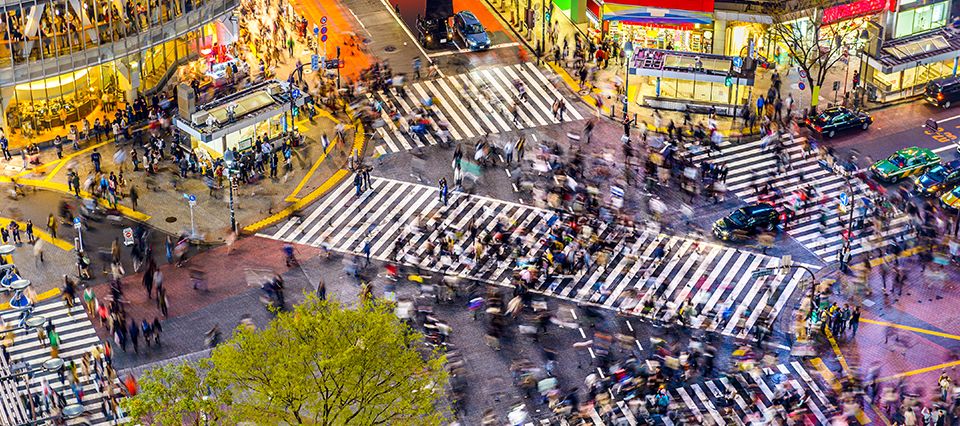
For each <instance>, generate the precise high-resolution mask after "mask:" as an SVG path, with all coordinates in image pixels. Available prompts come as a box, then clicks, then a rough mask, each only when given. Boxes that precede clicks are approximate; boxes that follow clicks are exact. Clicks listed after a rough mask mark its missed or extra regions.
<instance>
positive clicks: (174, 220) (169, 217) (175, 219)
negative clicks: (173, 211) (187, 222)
mask: <svg viewBox="0 0 960 426" xmlns="http://www.w3.org/2000/svg"><path fill="white" fill-rule="evenodd" d="M164 220H165V221H167V223H173V222H176V221H177V218H175V217H173V216H168V217H167V218H166V219H164Z"/></svg>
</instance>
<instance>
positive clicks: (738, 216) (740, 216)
mask: <svg viewBox="0 0 960 426" xmlns="http://www.w3.org/2000/svg"><path fill="white" fill-rule="evenodd" d="M729 219H730V221H731V222H733V224H734V225H737V226H743V225H744V224H745V223H747V215H746V214H744V213H743V209H740V210H737V211H735V212H733V213H731V214H730V218H729Z"/></svg>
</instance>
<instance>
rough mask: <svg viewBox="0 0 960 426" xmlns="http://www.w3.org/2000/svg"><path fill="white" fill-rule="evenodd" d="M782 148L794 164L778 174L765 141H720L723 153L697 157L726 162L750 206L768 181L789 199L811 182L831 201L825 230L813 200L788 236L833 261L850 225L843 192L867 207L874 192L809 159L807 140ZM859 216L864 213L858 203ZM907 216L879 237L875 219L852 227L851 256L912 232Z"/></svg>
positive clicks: (730, 183) (787, 141)
mask: <svg viewBox="0 0 960 426" xmlns="http://www.w3.org/2000/svg"><path fill="white" fill-rule="evenodd" d="M782 141H783V146H784V149H785V151H786V153H787V154H788V155H789V157H790V167H789V168H788V169H787V170H786V171H785V172H784V173H780V174H776V173H775V171H776V158H775V157H776V155H775V154H774V153H773V152H772V150H765V149H764V147H763V142H762V141H761V140H757V141H752V142H744V143H737V142H736V141H734V140H730V141H725V142H723V143H721V144H720V153H719V154H716V153H714V154H713V155H712V156H708V154H707V153H700V154H697V155H695V156H694V158H695V160H702V159H709V161H710V162H712V163H714V164H718V165H719V164H726V166H727V167H728V170H729V174H728V177H727V181H726V184H727V189H728V190H730V191H732V192H733V193H735V194H736V195H737V196H738V197H740V199H741V200H743V201H744V202H745V203H746V204H750V203H755V202H757V198H758V197H757V189H758V188H762V187H764V186H765V185H767V184H768V183H769V184H770V185H771V186H772V187H773V188H777V189H780V190H781V191H782V193H783V194H784V197H785V198H788V197H789V196H790V194H792V193H793V192H794V191H797V190H799V189H800V188H802V187H803V186H804V185H811V186H812V187H813V188H814V189H815V190H816V191H817V193H818V194H819V195H820V196H821V197H823V196H825V197H826V199H827V200H829V202H828V204H827V209H826V211H827V226H826V229H825V231H824V232H822V233H821V231H820V216H821V212H820V210H819V209H818V208H817V207H815V206H813V205H814V204H815V203H811V206H813V207H810V208H807V209H806V210H804V211H801V212H800V213H799V214H798V215H797V216H795V218H794V219H793V220H792V221H791V222H790V223H789V226H788V228H787V234H789V235H790V236H791V237H793V238H794V239H795V240H797V242H799V243H800V244H802V245H803V246H804V247H806V248H807V249H808V250H810V251H811V252H812V253H814V254H815V255H816V256H817V257H819V258H821V259H823V260H825V261H833V260H835V259H836V256H837V254H838V252H839V251H840V249H841V248H842V246H843V244H844V240H843V234H842V232H843V231H844V230H845V229H846V226H845V222H846V220H847V216H846V214H845V215H843V216H844V217H843V218H841V217H840V216H841V215H840V211H839V209H838V205H839V202H840V201H839V200H840V194H841V193H846V195H847V196H850V197H851V199H853V198H856V203H857V206H860V205H863V203H862V201H861V200H863V199H864V197H868V196H869V194H871V193H872V191H871V190H870V189H869V188H868V187H867V185H866V184H864V183H863V182H861V181H860V180H859V179H856V178H853V179H851V180H850V182H849V183H848V182H847V179H846V178H844V177H843V176H840V175H839V174H837V173H834V172H833V171H832V170H827V169H826V168H825V167H823V166H821V165H820V164H819V162H818V159H817V156H816V155H813V154H811V155H809V156H807V158H804V154H803V146H802V145H803V141H804V138H801V137H796V138H790V137H789V136H784V137H783V139H782ZM855 215H856V216H860V215H861V213H860V211H859V207H857V208H856V209H855ZM908 222H909V220H908V218H907V217H906V215H904V214H902V213H900V212H897V214H896V215H895V216H894V217H892V218H891V219H889V220H888V221H887V222H886V226H885V228H884V229H883V230H882V231H881V233H880V235H875V234H876V232H875V230H874V229H873V225H872V223H871V222H870V221H869V220H867V221H864V227H863V228H862V229H860V230H855V231H853V234H854V236H855V238H854V239H853V241H852V242H851V254H852V255H854V256H855V255H857V254H859V253H862V252H864V251H868V250H870V248H871V244H874V243H873V241H877V242H879V243H880V245H887V244H889V243H890V242H891V241H892V240H893V238H894V237H896V236H900V235H904V234H905V233H906V232H907V231H908Z"/></svg>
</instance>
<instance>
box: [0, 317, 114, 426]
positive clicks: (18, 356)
mask: <svg viewBox="0 0 960 426" xmlns="http://www.w3.org/2000/svg"><path fill="white" fill-rule="evenodd" d="M77 302H78V303H76V304H75V306H74V307H73V308H68V307H67V305H66V304H65V303H64V302H63V300H60V299H57V300H55V301H50V302H42V303H39V304H38V305H37V306H36V307H35V308H34V310H33V316H42V317H44V318H47V319H48V320H50V321H51V322H52V323H53V325H54V327H55V329H56V331H57V333H58V334H59V336H60V342H61V343H60V347H59V353H58V357H59V358H60V359H62V360H63V361H64V362H66V363H69V362H70V361H73V362H75V363H76V364H77V370H78V377H79V379H80V380H81V382H80V383H81V385H82V388H83V391H84V392H83V393H84V395H83V407H84V409H85V414H84V415H81V416H79V417H77V418H74V419H70V420H68V421H67V424H69V425H74V424H84V423H86V424H90V425H107V424H113V423H111V421H109V420H107V419H106V418H105V417H104V414H103V412H102V411H101V409H100V403H101V401H102V400H103V399H104V398H105V395H103V394H101V392H100V389H98V387H99V385H98V384H97V383H96V382H95V380H93V378H92V377H91V378H90V379H89V380H86V379H85V378H84V375H83V373H82V369H81V368H80V365H81V358H82V357H83V354H84V353H86V352H89V351H90V349H91V348H92V347H93V346H94V345H97V344H100V343H101V341H100V338H99V337H98V336H97V333H96V330H95V329H94V327H93V324H92V323H91V322H90V320H89V318H88V317H87V314H86V312H84V309H83V307H82V306H81V305H80V303H79V300H77ZM70 314H72V316H71V315H70ZM0 318H2V319H3V321H4V322H5V323H6V324H11V325H16V324H17V323H18V318H19V313H18V312H16V311H5V312H2V313H0ZM15 333H16V334H15V337H14V343H13V346H12V347H11V348H9V349H8V350H7V353H8V354H9V355H10V363H11V366H12V365H16V364H18V363H21V362H22V363H26V364H27V365H28V366H29V369H30V370H31V371H33V372H34V373H33V375H32V376H31V377H30V379H29V389H30V392H31V393H34V394H35V393H39V392H42V391H41V389H42V382H43V381H46V382H48V383H49V385H50V387H52V388H53V389H54V390H55V391H56V392H57V393H59V394H60V395H63V396H64V397H65V398H66V400H67V403H68V404H72V403H75V402H77V401H76V398H75V397H74V394H73V391H72V390H71V389H70V379H69V378H67V379H66V380H64V381H63V382H61V381H60V378H59V375H58V373H57V372H56V371H47V370H45V369H44V368H43V367H42V364H43V362H44V361H46V360H48V359H50V348H49V346H45V345H44V344H41V343H40V341H39V340H38V339H37V333H36V332H35V331H34V330H33V329H29V330H28V329H25V328H20V329H17V330H16V331H15ZM91 370H92V369H91ZM66 375H67V376H69V375H70V371H69V368H67V371H66ZM91 375H92V373H91ZM21 377H22V376H21ZM16 382H17V389H16V392H17V397H18V398H19V397H20V396H21V395H27V394H28V393H27V383H25V382H24V381H23V380H20V379H18V380H17V381H16ZM118 392H119V391H118ZM6 403H7V402H6V401H5V402H4V404H6ZM18 408H22V407H18ZM28 412H29V411H28V410H27V411H25V413H28ZM126 420H127V419H124V420H123V421H124V422H125V421H126Z"/></svg>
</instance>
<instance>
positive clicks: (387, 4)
mask: <svg viewBox="0 0 960 426" xmlns="http://www.w3.org/2000/svg"><path fill="white" fill-rule="evenodd" d="M380 3H381V4H383V7H385V8H387V11H388V12H390V16H393V19H394V20H395V21H397V23H398V24H400V28H403V32H405V33H407V36H408V37H410V40H411V41H413V44H414V45H415V46H417V49H418V50H420V53H422V54H423V57H425V58H427V61H428V62H430V63H431V64H432V63H433V60H431V58H430V55H428V54H427V51H426V50H424V49H423V46H421V45H420V43H419V42H418V41H417V38H416V37H414V36H413V33H412V32H410V29H409V28H407V24H405V23H403V20H402V19H400V17H399V16H397V12H396V11H395V10H393V6H391V5H390V3H388V2H387V0H380ZM436 70H437V74H440V77H446V75H444V74H443V71H440V68H437V69H436Z"/></svg>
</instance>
